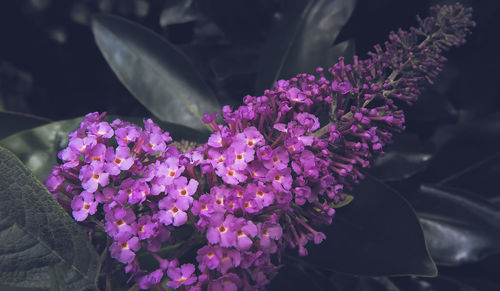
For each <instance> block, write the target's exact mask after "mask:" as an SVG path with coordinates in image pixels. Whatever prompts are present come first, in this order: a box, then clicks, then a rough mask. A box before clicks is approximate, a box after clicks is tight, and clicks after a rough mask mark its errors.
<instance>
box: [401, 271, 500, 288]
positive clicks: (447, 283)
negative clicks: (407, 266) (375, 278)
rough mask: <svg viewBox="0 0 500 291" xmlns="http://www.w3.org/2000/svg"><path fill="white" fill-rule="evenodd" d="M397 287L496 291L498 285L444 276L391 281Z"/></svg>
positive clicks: (403, 278)
mask: <svg viewBox="0 0 500 291" xmlns="http://www.w3.org/2000/svg"><path fill="white" fill-rule="evenodd" d="M391 280H392V281H393V282H394V283H395V285H396V286H398V287H399V288H401V290H405V291H448V290H454V291H496V290H498V283H496V284H495V283H493V282H486V281H484V280H481V281H477V282H467V281H468V280H463V276H457V277H452V276H443V275H439V276H438V277H437V278H418V277H402V278H392V279H391Z"/></svg>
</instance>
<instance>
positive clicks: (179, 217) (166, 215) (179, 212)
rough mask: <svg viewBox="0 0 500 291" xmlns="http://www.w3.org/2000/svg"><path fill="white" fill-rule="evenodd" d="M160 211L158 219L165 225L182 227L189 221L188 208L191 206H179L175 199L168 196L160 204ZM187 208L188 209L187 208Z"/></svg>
mask: <svg viewBox="0 0 500 291" xmlns="http://www.w3.org/2000/svg"><path fill="white" fill-rule="evenodd" d="M158 206H159V208H160V209H166V210H160V211H158V213H157V215H158V219H159V221H160V222H161V223H163V224H164V225H170V224H172V225H173V226H180V225H183V224H184V223H186V221H187V213H186V212H185V211H186V210H187V207H189V205H183V204H178V203H177V201H176V200H175V198H173V197H171V196H167V197H165V198H163V199H162V200H160V201H159V202H158ZM186 206H187V207H186Z"/></svg>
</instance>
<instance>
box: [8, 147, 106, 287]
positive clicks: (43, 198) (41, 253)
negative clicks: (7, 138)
mask: <svg viewBox="0 0 500 291" xmlns="http://www.w3.org/2000/svg"><path fill="white" fill-rule="evenodd" d="M0 200H1V201H2V203H0V241H1V242H2V244H1V247H0V270H1V271H0V280H1V282H2V283H1V284H2V285H5V286H13V287H37V288H40V290H48V289H52V288H54V287H56V290H63V289H61V287H64V286H65V285H66V286H67V287H68V288H69V290H85V289H95V286H96V282H97V275H98V272H99V256H98V254H97V253H96V251H95V249H94V248H93V247H92V245H91V244H90V243H89V241H88V239H87V237H86V236H85V234H84V233H83V232H81V231H80V230H79V227H78V226H77V225H76V223H75V222H74V221H73V220H72V219H71V218H70V216H69V215H68V214H67V213H66V212H65V211H64V210H63V209H62V208H61V206H60V205H59V204H58V203H57V201H56V200H55V199H54V197H53V196H52V195H51V194H50V193H49V192H48V191H47V189H46V188H45V187H44V186H43V185H42V184H41V183H40V182H39V181H38V180H37V179H36V178H35V177H34V176H33V174H32V173H31V172H30V171H29V170H28V169H27V168H26V167H25V166H24V165H23V164H22V163H21V161H20V160H19V159H18V158H16V156H15V155H14V154H13V153H11V152H10V151H8V150H6V149H4V148H2V147H0ZM63 270H64V271H63ZM60 280H62V282H61V281H60Z"/></svg>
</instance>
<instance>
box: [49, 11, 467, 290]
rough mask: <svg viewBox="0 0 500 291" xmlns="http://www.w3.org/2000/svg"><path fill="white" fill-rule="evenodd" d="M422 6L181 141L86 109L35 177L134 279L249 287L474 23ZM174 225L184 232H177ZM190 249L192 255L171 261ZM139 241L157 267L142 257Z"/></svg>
mask: <svg viewBox="0 0 500 291" xmlns="http://www.w3.org/2000/svg"><path fill="white" fill-rule="evenodd" d="M431 13H433V15H432V16H430V17H428V18H426V19H424V20H420V19H419V23H420V27H419V28H412V29H410V31H409V32H404V31H402V30H400V31H398V32H397V33H391V35H390V37H389V39H390V41H389V42H386V43H385V50H384V49H382V48H381V46H375V52H374V53H371V54H370V56H371V57H370V58H369V59H367V60H361V61H360V60H358V59H357V58H355V59H354V63H353V64H352V65H351V64H345V63H344V61H343V59H342V58H340V59H339V62H338V63H337V64H335V65H334V66H333V67H332V68H330V69H328V70H327V72H325V71H324V70H323V69H322V68H318V69H317V75H311V74H299V75H297V76H296V77H294V78H292V79H290V80H280V81H278V82H276V84H275V88H274V89H273V90H266V91H265V92H264V94H263V95H262V96H258V97H257V96H245V97H244V100H243V101H244V105H243V106H240V107H239V108H237V109H235V110H232V109H231V108H230V107H228V106H225V107H224V108H223V109H222V113H223V119H224V123H223V124H219V123H217V122H216V117H217V114H215V113H214V114H210V115H205V116H204V117H203V121H204V122H205V123H206V124H208V125H209V126H210V127H211V128H212V129H213V132H212V134H211V135H210V137H209V139H208V141H207V142H206V143H205V144H204V145H201V146H199V147H196V148H192V149H190V150H187V151H185V152H180V151H179V150H178V149H177V148H176V147H175V146H174V145H173V144H172V143H171V142H172V138H171V137H170V135H169V134H168V133H167V132H163V131H162V130H161V129H160V128H159V127H158V126H157V125H156V124H154V123H153V122H152V121H151V120H146V121H144V129H142V128H140V127H138V126H136V125H133V124H131V123H128V122H124V121H120V120H118V119H117V120H115V121H113V122H112V123H108V122H105V121H103V119H102V118H103V116H104V115H103V114H98V113H91V114H88V115H87V116H86V117H85V119H84V120H83V121H82V123H81V124H80V127H79V129H77V130H76V131H75V132H73V133H71V134H70V141H69V145H68V147H67V148H65V149H64V150H62V151H61V152H60V153H59V158H60V159H61V161H62V164H61V165H59V166H56V167H54V170H53V172H52V174H51V175H50V176H49V177H48V178H47V180H46V186H47V187H48V189H49V190H50V191H51V192H52V193H53V194H54V195H55V196H56V198H57V199H58V201H59V202H60V203H61V205H63V206H64V207H65V208H66V209H67V210H68V211H70V212H72V214H73V217H74V218H75V220H77V221H81V222H88V221H89V217H90V223H94V224H95V225H96V226H99V225H100V226H101V227H102V230H103V231H105V232H106V233H107V234H108V235H109V236H110V237H111V238H112V244H111V246H110V247H109V249H110V252H111V256H112V257H113V258H115V259H116V260H118V261H120V262H121V263H123V264H126V267H125V271H126V272H127V273H130V274H131V276H132V277H133V278H135V280H136V281H137V282H138V284H139V286H140V287H141V288H143V289H147V288H150V287H152V286H157V287H158V288H160V289H161V288H162V286H161V285H160V282H161V280H162V279H164V278H168V282H167V283H166V284H167V286H169V287H172V288H179V289H183V290H202V289H203V290H204V289H207V288H208V289H209V290H237V289H244V290H256V289H262V288H263V287H264V286H265V285H266V284H268V283H269V281H270V280H271V279H272V277H273V276H275V275H276V273H277V271H278V269H279V264H280V262H281V258H280V254H281V252H282V251H283V250H284V249H285V248H294V249H297V251H298V253H299V255H302V256H304V255H307V249H306V245H307V244H308V243H309V242H310V241H312V242H313V243H314V244H319V243H321V242H322V241H323V240H324V239H325V238H326V237H325V235H324V234H323V233H322V232H320V231H318V230H317V229H318V228H319V227H321V226H325V225H329V224H331V222H332V218H333V216H334V214H335V208H336V207H337V205H338V204H339V202H341V201H342V200H344V199H345V196H344V194H343V192H344V191H345V190H347V189H350V188H351V186H352V185H353V184H355V183H357V182H358V181H359V180H360V179H362V178H363V174H362V173H361V172H360V169H361V168H365V167H368V166H369V165H370V162H369V161H370V159H371V158H372V157H373V156H374V155H377V154H383V148H384V146H385V145H387V144H388V143H390V142H391V141H392V134H393V133H395V132H401V131H402V130H404V121H405V119H404V113H403V111H402V110H401V109H400V108H399V106H401V104H411V103H412V102H414V101H415V100H416V98H417V96H418V95H419V94H420V91H421V89H422V88H423V85H425V84H426V83H432V79H434V78H435V77H436V75H437V73H438V72H439V71H440V70H441V68H442V63H443V62H444V60H445V59H444V57H442V56H441V53H442V50H447V49H449V48H450V47H451V46H457V45H461V44H463V42H464V38H465V36H466V35H467V34H468V33H469V27H470V26H473V22H472V21H471V20H470V18H471V11H470V10H469V9H464V8H463V7H462V6H460V5H458V4H457V5H454V6H445V7H436V8H433V9H432V10H431ZM326 73H328V76H325V74H326ZM92 219H93V220H92ZM185 225H189V226H190V227H191V229H192V230H193V231H194V234H193V237H192V240H191V241H190V242H186V241H182V240H181V241H177V239H176V235H175V234H176V232H177V231H178V230H179V229H181V227H184V226H185ZM177 245H181V247H179V249H178V252H174V255H173V256H167V257H164V256H161V255H160V253H161V249H162V248H163V247H166V246H177ZM189 250H194V251H196V254H197V256H196V262H194V261H192V262H191V263H186V264H182V265H180V264H179V260H180V259H182V258H183V254H184V253H186V252H188V251H189ZM140 254H149V255H150V256H151V257H153V258H154V259H156V261H157V263H158V264H157V265H158V268H157V269H155V270H145V269H144V268H143V267H142V266H141V264H140V262H139V260H138V256H139V255H140ZM192 263H195V264H196V266H195V264H192Z"/></svg>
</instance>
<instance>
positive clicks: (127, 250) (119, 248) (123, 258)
mask: <svg viewBox="0 0 500 291" xmlns="http://www.w3.org/2000/svg"><path fill="white" fill-rule="evenodd" d="M140 248H141V245H140V244H139V238H137V237H136V236H134V237H131V238H129V239H124V240H117V241H115V242H114V243H113V244H111V246H110V247H109V250H110V252H111V256H112V257H113V258H115V259H117V260H118V261H120V262H122V263H124V264H128V263H130V262H132V260H133V259H134V258H135V252H137V251H138V250H139V249H140Z"/></svg>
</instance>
